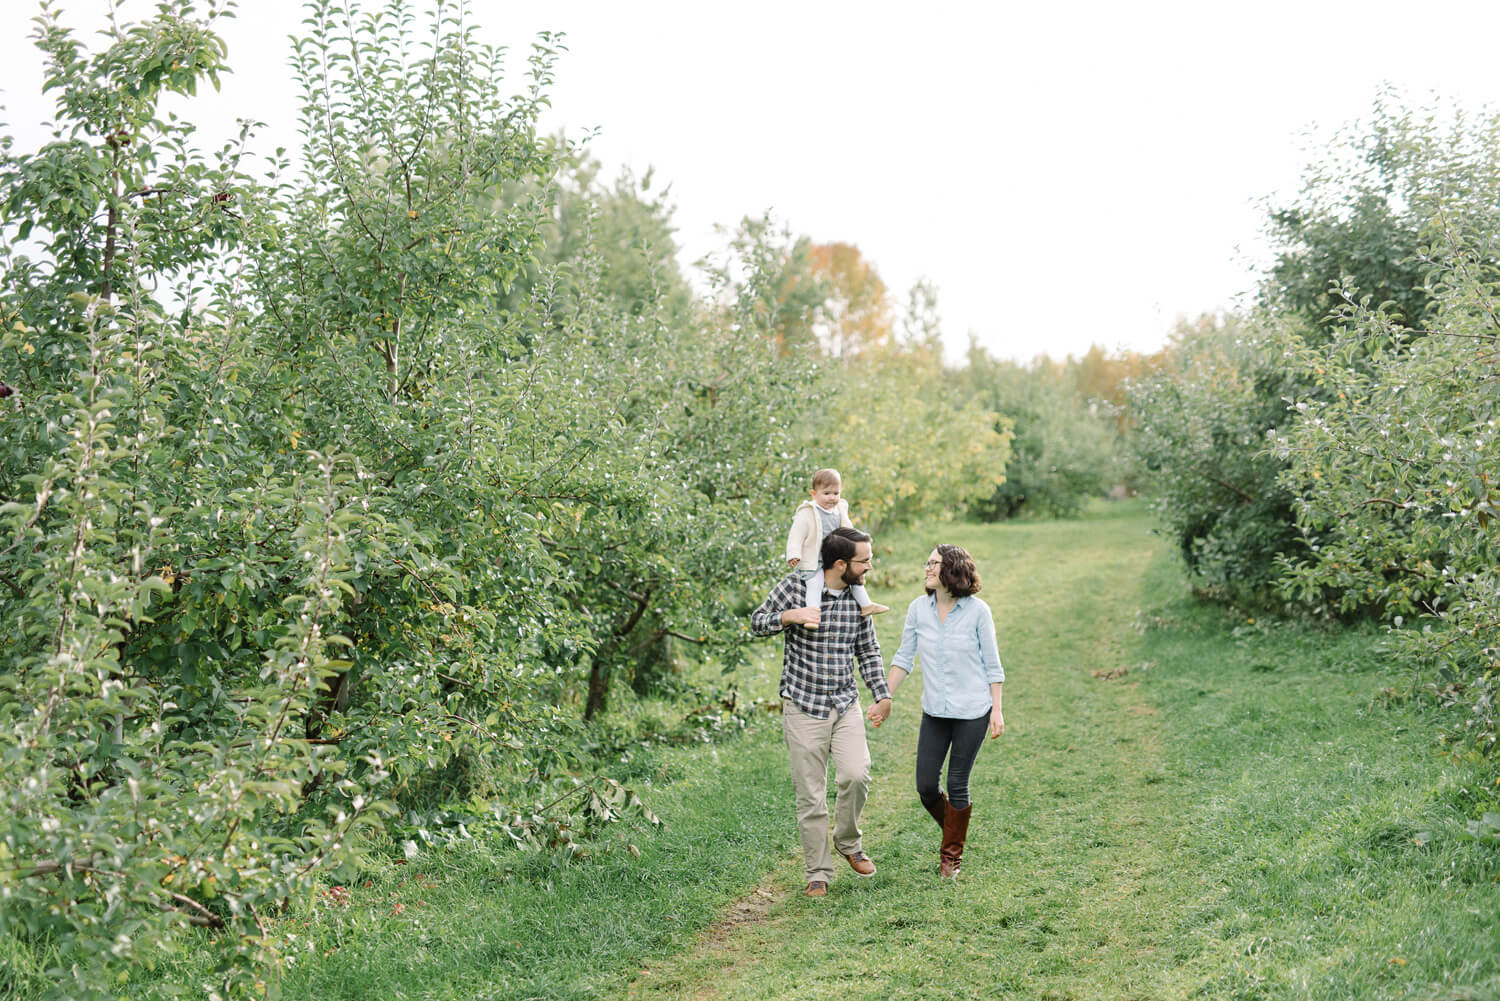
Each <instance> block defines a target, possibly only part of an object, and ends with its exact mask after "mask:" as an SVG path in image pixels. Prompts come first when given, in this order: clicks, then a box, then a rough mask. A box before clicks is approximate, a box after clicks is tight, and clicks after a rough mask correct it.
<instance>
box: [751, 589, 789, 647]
mask: <svg viewBox="0 0 1500 1001" xmlns="http://www.w3.org/2000/svg"><path fill="white" fill-rule="evenodd" d="M794 583H800V581H798V578H797V577H795V576H787V577H783V578H782V579H781V581H780V582H779V583H777V585H776V586H775V587H773V588H772V589H771V593H770V594H769V595H767V596H766V600H765V601H763V602H761V603H760V607H759V608H757V609H756V610H755V611H753V612H751V613H750V631H751V632H752V633H754V634H755V635H756V636H774V635H776V634H777V633H779V632H781V631H782V630H783V629H785V628H786V625H785V624H784V623H783V622H782V621H781V613H782V612H785V611H786V610H787V609H789V608H798V607H800V606H801V604H802V601H801V596H800V595H798V596H797V597H796V599H795V600H793V592H794V591H795V590H796V588H794V587H793V584H794Z"/></svg>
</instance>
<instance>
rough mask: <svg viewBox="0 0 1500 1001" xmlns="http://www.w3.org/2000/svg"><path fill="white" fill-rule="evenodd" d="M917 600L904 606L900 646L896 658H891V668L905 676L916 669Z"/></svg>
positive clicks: (918, 609)
mask: <svg viewBox="0 0 1500 1001" xmlns="http://www.w3.org/2000/svg"><path fill="white" fill-rule="evenodd" d="M922 600H923V599H921V598H918V599H917V601H914V602H912V603H911V604H910V605H908V606H906V625H904V626H902V627H901V645H900V646H898V647H897V648H896V656H894V657H892V658H891V666H892V667H899V668H901V670H903V671H905V672H906V673H907V674H911V673H912V672H913V671H914V670H916V667H917V627H918V617H919V616H920V615H921V610H920V608H919V607H918V605H917V602H919V601H922Z"/></svg>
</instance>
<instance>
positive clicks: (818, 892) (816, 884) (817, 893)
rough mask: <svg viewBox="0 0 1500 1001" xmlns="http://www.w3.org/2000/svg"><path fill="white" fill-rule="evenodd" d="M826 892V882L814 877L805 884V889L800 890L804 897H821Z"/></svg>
mask: <svg viewBox="0 0 1500 1001" xmlns="http://www.w3.org/2000/svg"><path fill="white" fill-rule="evenodd" d="M827 893H828V884H827V883H825V882H823V880H821V879H815V880H813V881H812V882H811V883H808V884H807V889H805V890H803V891H802V894H803V896H806V897H822V896H826V895H827Z"/></svg>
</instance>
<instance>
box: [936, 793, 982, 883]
mask: <svg viewBox="0 0 1500 1001" xmlns="http://www.w3.org/2000/svg"><path fill="white" fill-rule="evenodd" d="M944 805H946V806H947V807H948V813H947V815H946V816H945V817H944V818H943V852H942V861H941V862H939V863H938V875H939V876H957V875H958V867H959V866H960V865H961V864H962V863H963V856H964V841H965V840H966V839H967V838H968V836H969V813H970V811H972V810H973V809H974V804H973V803H970V804H969V805H968V806H966V807H964V808H963V809H962V810H960V809H957V808H956V807H954V805H953V804H952V803H947V802H946V801H945V803H944Z"/></svg>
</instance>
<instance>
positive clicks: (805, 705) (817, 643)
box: [750, 574, 891, 719]
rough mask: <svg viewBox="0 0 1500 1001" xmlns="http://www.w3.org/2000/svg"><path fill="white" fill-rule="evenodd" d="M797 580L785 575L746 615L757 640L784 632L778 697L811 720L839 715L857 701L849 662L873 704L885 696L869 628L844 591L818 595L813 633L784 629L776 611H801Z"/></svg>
mask: <svg viewBox="0 0 1500 1001" xmlns="http://www.w3.org/2000/svg"><path fill="white" fill-rule="evenodd" d="M805 588H806V584H805V582H804V581H803V580H802V578H801V577H798V576H797V575H796V574H790V575H788V576H787V577H785V578H783V579H782V580H781V582H780V583H778V584H777V585H776V586H775V587H774V588H772V590H771V594H770V595H769V596H768V597H767V598H766V600H765V601H763V602H761V606H760V607H759V608H757V609H756V610H755V611H753V612H751V613H750V631H751V632H753V633H754V634H755V635H757V636H771V635H774V634H775V633H779V632H783V631H784V632H785V633H786V649H785V652H784V653H783V655H782V662H781V697H782V698H783V699H789V700H790V701H791V702H792V703H793V704H794V705H796V706H797V708H798V709H801V710H802V711H803V712H805V713H807V715H809V716H812V717H814V718H816V719H827V718H828V716H829V714H830V713H833V712H837V713H839V714H841V715H842V714H843V712H844V711H845V710H847V709H848V708H849V707H850V706H852V705H853V704H854V703H855V702H857V701H859V690H858V689H857V688H856V687H855V685H854V662H855V661H858V662H859V673H860V675H861V676H862V677H863V678H864V679H865V685H866V686H867V687H868V688H869V689H870V694H871V695H872V696H874V698H875V701H876V702H879V701H880V700H881V699H888V698H890V697H891V690H890V687H889V686H888V685H887V684H886V682H885V669H884V667H883V666H882V664H881V661H880V642H879V641H878V640H876V639H875V624H874V623H873V622H871V621H870V619H869V618H868V617H866V616H862V615H860V614H859V603H858V602H856V601H855V600H854V595H852V594H851V593H850V592H849V588H845V589H844V590H842V591H829V590H827V589H826V588H825V589H824V591H823V603H822V619H821V620H820V622H819V624H818V628H817V629H804V628H803V627H802V626H797V625H793V626H786V625H783V624H782V622H781V613H782V612H786V611H790V610H791V609H793V608H801V607H802V606H803V601H804V600H805V595H806V590H805Z"/></svg>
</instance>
